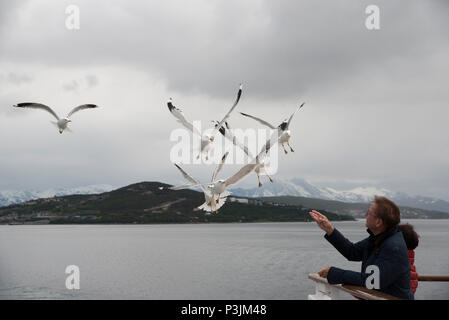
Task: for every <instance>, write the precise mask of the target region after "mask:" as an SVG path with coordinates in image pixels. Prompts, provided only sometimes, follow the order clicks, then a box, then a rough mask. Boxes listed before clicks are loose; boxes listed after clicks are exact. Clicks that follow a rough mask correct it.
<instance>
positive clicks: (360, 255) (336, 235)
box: [309, 196, 413, 300]
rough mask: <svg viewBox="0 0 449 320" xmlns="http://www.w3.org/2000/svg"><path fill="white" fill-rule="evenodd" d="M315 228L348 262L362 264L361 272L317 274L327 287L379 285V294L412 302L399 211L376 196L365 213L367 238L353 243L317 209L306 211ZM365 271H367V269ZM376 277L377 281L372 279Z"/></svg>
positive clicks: (331, 270)
mask: <svg viewBox="0 0 449 320" xmlns="http://www.w3.org/2000/svg"><path fill="white" fill-rule="evenodd" d="M309 214H310V216H311V217H312V218H313V219H314V220H315V221H316V223H317V224H318V226H319V227H320V228H321V229H323V230H324V231H325V232H326V234H325V236H324V237H325V239H326V240H327V241H329V242H330V243H331V244H332V245H333V246H334V247H335V248H336V249H337V250H338V251H339V252H340V253H341V254H342V255H343V256H344V257H345V258H346V259H348V260H349V261H362V268H361V272H355V271H351V270H343V269H339V268H336V267H326V268H323V269H322V270H320V271H319V272H318V274H319V275H320V276H321V277H323V278H327V281H328V282H329V283H330V284H337V283H343V284H351V285H357V286H363V287H366V280H367V278H368V277H370V276H371V277H370V279H368V281H369V283H370V284H373V283H374V285H376V283H378V286H379V287H378V288H376V289H378V290H379V291H382V292H384V293H387V294H389V295H392V296H395V297H398V298H401V299H411V300H413V294H412V291H411V289H410V263H409V260H408V252H407V246H406V244H405V241H404V237H403V235H402V233H401V232H400V231H399V230H398V227H397V226H398V224H399V222H400V212H399V208H398V207H397V206H396V205H395V204H394V203H393V202H392V201H391V200H388V199H387V198H385V197H377V196H376V197H375V198H374V203H373V204H372V205H371V206H370V208H369V210H368V212H367V213H366V227H367V228H368V229H367V232H368V233H369V237H368V238H366V239H364V240H362V241H360V242H357V243H352V242H350V241H349V240H348V239H346V238H345V237H344V236H343V235H342V234H341V233H340V232H339V231H338V230H337V229H335V228H334V227H333V226H332V224H331V223H330V222H329V220H328V219H327V218H326V217H325V216H324V215H322V214H321V213H319V212H318V211H316V210H312V211H311V212H309ZM367 268H368V270H367ZM376 271H378V272H377V275H378V280H379V281H378V282H376V281H373V282H371V280H372V277H373V276H376Z"/></svg>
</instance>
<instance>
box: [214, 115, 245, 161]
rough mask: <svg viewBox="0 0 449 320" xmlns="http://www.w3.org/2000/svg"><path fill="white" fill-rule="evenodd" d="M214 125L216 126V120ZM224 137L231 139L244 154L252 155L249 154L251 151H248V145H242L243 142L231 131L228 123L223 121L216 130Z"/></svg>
mask: <svg viewBox="0 0 449 320" xmlns="http://www.w3.org/2000/svg"><path fill="white" fill-rule="evenodd" d="M215 123H216V125H215V127H218V121H215ZM218 131H219V132H220V133H221V134H222V135H223V136H224V137H225V138H226V139H228V140H230V141H232V143H233V144H234V145H235V146H237V147H239V148H240V149H242V150H243V152H245V153H246V155H247V156H248V157H250V158H252V157H253V155H252V154H251V152H250V151H249V149H248V147H247V146H246V145H244V144H243V143H241V142H240V141H239V140H238V139H237V137H236V136H235V135H234V134H233V133H232V131H231V130H230V128H229V125H228V123H227V122H225V125H224V126H222V127H221V128H220V129H219V130H218Z"/></svg>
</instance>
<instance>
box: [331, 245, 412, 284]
mask: <svg viewBox="0 0 449 320" xmlns="http://www.w3.org/2000/svg"><path fill="white" fill-rule="evenodd" d="M399 250H400V249H399V248H398V247H385V248H383V249H382V250H381V251H380V253H379V256H378V257H377V259H376V260H375V262H374V263H373V264H372V265H374V266H377V267H378V268H379V273H378V275H379V288H375V289H379V290H380V291H382V290H384V289H385V288H388V287H389V286H390V285H391V284H392V283H393V282H394V281H396V280H397V279H398V278H399V277H400V276H401V274H402V273H403V272H404V267H403V264H401V263H400V261H398V254H399ZM367 267H368V266H367ZM405 271H406V270H405ZM371 275H373V273H365V271H364V270H362V272H355V271H351V270H343V269H339V268H336V267H331V268H330V269H329V272H328V274H327V281H328V282H329V283H330V284H337V283H343V284H352V285H357V286H362V287H366V279H367V278H368V277H369V276H371Z"/></svg>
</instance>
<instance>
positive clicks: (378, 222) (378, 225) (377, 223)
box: [376, 218, 384, 229]
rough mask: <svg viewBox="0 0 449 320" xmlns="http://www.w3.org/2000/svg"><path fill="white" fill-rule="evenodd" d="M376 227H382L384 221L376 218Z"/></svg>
mask: <svg viewBox="0 0 449 320" xmlns="http://www.w3.org/2000/svg"><path fill="white" fill-rule="evenodd" d="M376 227H377V228H379V229H380V228H383V227H384V221H383V220H382V219H380V218H379V219H377V222H376Z"/></svg>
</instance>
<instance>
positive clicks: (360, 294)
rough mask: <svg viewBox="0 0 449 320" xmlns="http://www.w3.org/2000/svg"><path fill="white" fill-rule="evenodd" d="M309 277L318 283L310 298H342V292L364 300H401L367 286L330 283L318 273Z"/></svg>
mask: <svg viewBox="0 0 449 320" xmlns="http://www.w3.org/2000/svg"><path fill="white" fill-rule="evenodd" d="M309 279H311V280H313V281H315V283H316V285H315V294H309V295H308V297H307V298H308V300H340V299H341V293H342V292H345V293H349V294H351V295H353V296H354V297H357V298H360V299H364V300H400V299H399V298H396V297H393V296H390V295H388V294H386V293H383V292H379V291H376V290H371V289H367V288H365V287H359V286H353V285H348V284H330V283H329V282H327V279H326V278H322V277H320V276H319V275H318V274H317V273H311V274H309Z"/></svg>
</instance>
